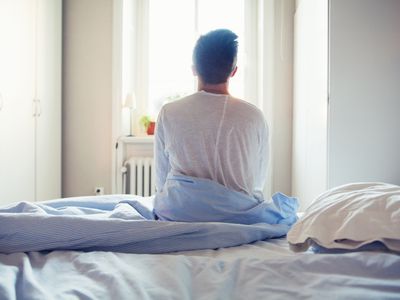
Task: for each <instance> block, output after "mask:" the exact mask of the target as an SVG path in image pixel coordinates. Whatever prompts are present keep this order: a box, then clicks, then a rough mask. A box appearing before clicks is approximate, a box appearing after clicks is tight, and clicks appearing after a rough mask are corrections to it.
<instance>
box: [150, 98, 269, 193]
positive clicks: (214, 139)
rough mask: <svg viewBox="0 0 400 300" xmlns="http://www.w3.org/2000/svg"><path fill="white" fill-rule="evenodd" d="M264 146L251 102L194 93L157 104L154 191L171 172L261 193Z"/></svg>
mask: <svg viewBox="0 0 400 300" xmlns="http://www.w3.org/2000/svg"><path fill="white" fill-rule="evenodd" d="M268 149H269V145H268V127H267V123H266V121H265V119H264V116H263V113H262V112H261V111H260V110H259V109H258V108H257V107H256V106H254V105H252V104H250V103H247V102H245V101H243V100H240V99H236V98H234V97H232V96H229V95H220V94H211V93H207V92H204V91H200V92H197V93H195V94H193V95H190V96H188V97H185V98H183V99H181V100H178V101H175V102H172V103H169V104H166V105H164V106H163V108H162V109H161V112H160V114H159V117H158V120H157V124H156V132H155V168H156V188H157V191H161V190H162V188H163V186H164V183H165V181H166V178H167V175H168V173H172V174H182V175H187V176H192V177H199V178H207V179H211V180H213V181H216V182H218V183H220V184H222V185H224V186H226V187H228V188H230V189H233V190H235V191H239V192H243V193H245V194H248V195H250V196H256V197H261V198H262V190H263V187H264V184H265V181H266V176H267V165H268V154H269V153H268V151H269V150H268Z"/></svg>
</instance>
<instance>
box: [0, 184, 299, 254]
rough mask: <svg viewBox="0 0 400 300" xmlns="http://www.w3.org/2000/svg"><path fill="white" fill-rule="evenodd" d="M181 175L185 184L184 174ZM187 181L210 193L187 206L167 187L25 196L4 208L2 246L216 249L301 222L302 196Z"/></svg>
mask: <svg viewBox="0 0 400 300" xmlns="http://www.w3.org/2000/svg"><path fill="white" fill-rule="evenodd" d="M175 179H177V184H178V185H175V187H177V186H179V184H180V182H182V181H180V179H182V178H175ZM172 180H174V179H172ZM192 181H193V180H192ZM183 182H184V184H185V186H183V187H179V189H184V191H185V192H184V193H182V195H186V197H189V198H190V197H191V198H193V199H195V198H196V194H195V193H196V191H200V190H202V191H203V192H202V193H201V197H198V201H197V202H196V201H188V202H187V205H186V206H184V205H183V204H182V203H184V202H183V201H182V199H181V198H179V200H180V204H179V205H176V208H174V199H175V198H173V197H172V196H171V197H170V198H168V195H165V193H164V195H162V194H161V195H157V197H156V201H154V197H147V198H144V197H139V196H131V195H110V196H100V197H99V196H97V197H77V198H64V199H59V200H52V201H47V202H40V203H30V202H20V203H16V204H14V205H11V206H8V207H4V208H1V209H0V252H2V253H14V252H27V251H42V250H83V251H94V250H103V251H116V252H128V253H166V252H172V251H183V250H198V249H215V248H221V247H231V246H237V245H241V244H246V243H251V242H254V241H258V240H265V239H270V238H276V237H281V236H284V235H285V234H286V233H287V232H288V230H289V228H290V226H291V225H292V224H293V223H294V222H295V221H296V209H297V200H296V199H294V198H290V197H286V196H285V195H283V194H276V195H274V196H273V197H272V201H268V202H267V201H258V200H257V201H255V200H254V199H251V198H250V197H247V196H244V195H243V194H241V193H237V192H232V191H229V190H227V189H225V188H224V187H223V186H220V185H216V184H215V183H213V182H211V181H198V180H194V181H193V182H192V183H193V185H190V182H188V181H186V180H185V181H183ZM190 189H193V191H191V190H190ZM205 191H209V193H208V194H207V192H205ZM171 192H172V191H171ZM174 192H176V190H174ZM215 193H217V194H215ZM188 195H191V196H188ZM215 195H223V197H215ZM171 199H172V200H171ZM193 199H188V200H193ZM163 200H164V201H163ZM170 200H171V201H170ZM175 200H178V199H175ZM168 201H169V202H168ZM154 203H155V204H156V207H154ZM243 203H244V204H243ZM246 203H247V204H246ZM167 204H168V208H167V207H166V205H167ZM157 211H159V212H160V216H159V217H157V216H156V215H155V212H156V213H157ZM196 214H197V215H201V218H200V219H194V220H193V222H189V221H190V220H188V219H184V220H183V221H182V220H181V219H180V218H179V217H181V216H189V217H190V216H196ZM163 216H164V217H163ZM174 216H175V217H177V219H175V220H179V222H177V221H175V220H174V219H173V218H174ZM168 217H169V218H168Z"/></svg>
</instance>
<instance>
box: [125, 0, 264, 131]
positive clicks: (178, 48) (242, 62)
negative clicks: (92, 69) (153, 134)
mask: <svg viewBox="0 0 400 300" xmlns="http://www.w3.org/2000/svg"><path fill="white" fill-rule="evenodd" d="M256 3H257V1H256V0H168V1H166V0H126V1H124V24H123V28H124V30H123V31H124V33H123V56H124V58H123V61H124V63H123V68H124V71H123V77H124V78H123V91H124V92H125V94H129V93H134V94H135V95H136V102H137V105H136V106H137V110H138V112H139V114H140V115H144V114H150V115H152V116H153V117H154V118H155V117H156V116H157V114H158V112H159V110H160V108H161V106H162V105H163V104H164V103H166V102H169V101H173V100H175V99H178V98H180V97H182V96H185V95H187V94H191V93H193V92H195V91H196V86H197V83H196V77H194V76H193V75H192V70H191V66H192V51H193V47H194V45H195V42H196V40H197V38H198V37H199V36H200V35H201V34H204V33H207V32H208V31H210V30H213V29H218V28H227V29H231V30H232V31H234V32H235V33H236V34H237V35H238V36H239V51H238V63H237V65H238V72H237V73H236V75H235V76H234V77H233V78H232V79H231V83H230V91H231V93H232V94H233V95H234V96H236V97H239V98H242V99H245V100H247V101H249V102H252V103H254V104H257V102H258V99H256V98H257V84H256V83H257V75H256V74H257V70H256V66H255V63H254V62H255V61H256V59H255V56H256V55H257V52H256V49H257V44H256V42H257V41H256V40H257V39H256V38H254V37H256V36H257V34H256V32H257V9H256ZM251 58H252V59H251ZM125 123H126V122H125Z"/></svg>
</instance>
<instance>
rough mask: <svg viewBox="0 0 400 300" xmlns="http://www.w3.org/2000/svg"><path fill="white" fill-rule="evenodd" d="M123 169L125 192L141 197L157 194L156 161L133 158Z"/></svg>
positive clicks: (150, 158) (148, 158)
mask: <svg viewBox="0 0 400 300" xmlns="http://www.w3.org/2000/svg"><path fill="white" fill-rule="evenodd" d="M124 167H125V168H123V180H122V183H123V187H122V188H123V192H124V193H125V194H133V195H139V196H144V197H147V196H151V195H153V194H155V192H156V188H155V181H154V180H155V176H154V161H153V158H152V157H131V158H129V159H128V160H127V161H125V163H124Z"/></svg>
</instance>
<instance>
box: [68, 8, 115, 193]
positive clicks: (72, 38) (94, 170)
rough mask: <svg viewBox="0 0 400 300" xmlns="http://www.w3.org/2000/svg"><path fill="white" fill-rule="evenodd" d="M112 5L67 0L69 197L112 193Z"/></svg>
mask: <svg viewBox="0 0 400 300" xmlns="http://www.w3.org/2000/svg"><path fill="white" fill-rule="evenodd" d="M112 4H113V1H112V0H64V1H63V168H62V169H63V192H62V195H63V197H70V196H81V195H91V194H93V188H94V187H95V186H102V187H104V188H105V192H106V193H111V151H112V141H111V98H112V75H111V73H112Z"/></svg>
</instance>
